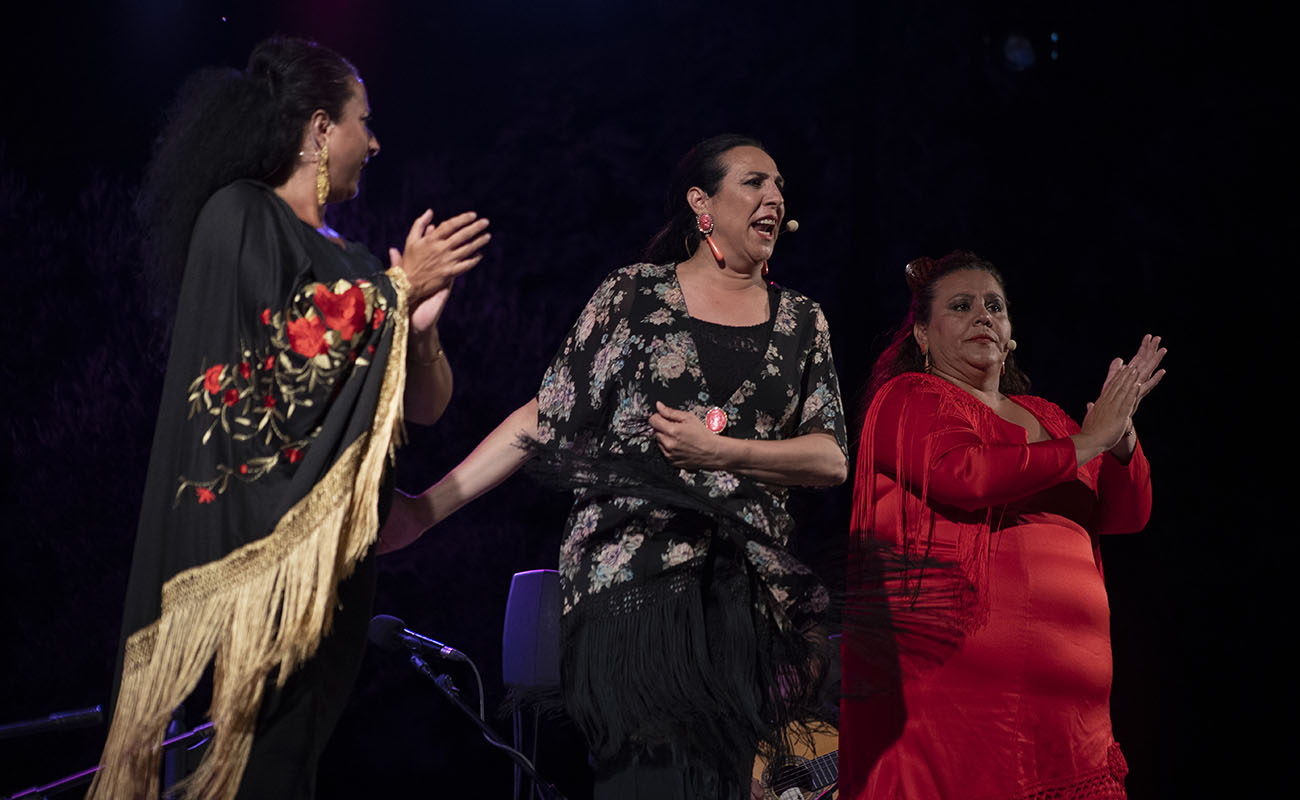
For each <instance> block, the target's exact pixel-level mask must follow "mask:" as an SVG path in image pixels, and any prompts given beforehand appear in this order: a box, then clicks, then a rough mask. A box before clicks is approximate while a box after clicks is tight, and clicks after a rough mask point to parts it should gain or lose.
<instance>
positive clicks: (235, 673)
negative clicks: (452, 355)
mask: <svg viewBox="0 0 1300 800" xmlns="http://www.w3.org/2000/svg"><path fill="white" fill-rule="evenodd" d="M388 276H389V278H390V279H391V280H392V282H393V285H394V287H395V288H396V290H397V291H396V294H397V308H396V310H395V313H393V314H391V315H390V316H391V317H392V318H393V320H394V325H395V328H394V332H393V344H392V347H391V351H390V353H389V356H388V364H387V368H386V369H385V371H384V377H383V383H382V384H381V387H380V393H379V403H378V406H377V408H376V409H375V419H374V422H373V423H372V424H371V426H370V431H369V432H368V433H367V434H366V435H365V436H363V437H361V438H359V439H358V440H357V441H355V442H353V443H352V445H350V446H349V447H348V448H347V449H346V450H345V451H344V452H343V454H342V455H341V456H340V457H339V459H338V460H337V461H336V462H335V464H334V466H333V467H331V468H330V469H329V471H328V472H327V473H326V474H325V476H324V477H323V478H322V479H321V480H320V481H319V482H318V483H317V484H316V485H315V486H313V487H312V489H311V491H310V492H309V493H308V494H307V496H305V497H304V498H302V500H300V501H299V502H298V503H297V504H295V505H294V506H293V508H291V509H290V510H289V511H288V513H286V514H285V515H284V517H283V518H281V519H280V521H279V522H278V523H277V524H276V526H275V530H274V531H272V532H271V533H270V534H269V535H267V536H265V537H263V538H261V539H259V540H257V541H255V542H250V543H249V544H247V545H245V546H243V547H241V548H239V549H238V550H235V551H233V552H231V553H229V554H227V555H226V556H225V557H224V558H222V559H220V560H218V561H214V562H211V563H209V564H204V565H202V566H199V567H194V568H192V569H188V570H186V571H184V572H181V573H179V574H177V575H176V576H174V577H173V578H172V579H171V580H169V581H167V583H166V584H164V585H163V589H162V612H161V614H160V616H159V618H158V619H157V620H155V621H154V622H153V623H151V624H149V625H148V626H146V627H145V628H142V629H140V630H138V631H136V632H135V633H133V634H132V635H131V636H130V637H129V638H128V639H127V642H126V647H125V654H124V659H123V667H122V683H121V689H120V691H119V693H118V698H117V708H116V711H115V713H114V715H113V725H112V728H111V730H110V731H109V734H108V741H107V743H106V744H105V746H104V754H103V756H102V758H101V761H100V769H99V773H98V775H96V777H95V782H94V783H93V784H92V785H91V788H90V793H89V795H88V797H90V798H95V799H100V798H103V799H104V800H123V798H147V800H156V798H157V797H158V770H159V764H160V759H161V756H162V752H161V750H160V748H159V744H160V743H161V742H162V739H163V735H164V732H165V730H166V727H167V723H168V721H169V720H170V717H171V712H172V709H174V708H175V707H176V706H177V705H179V704H180V703H181V702H182V701H183V700H184V699H185V698H186V697H187V696H189V694H190V693H191V692H192V691H194V688H195V686H196V685H197V684H198V682H199V679H200V678H201V677H202V675H203V671H204V669H205V668H206V666H207V664H208V662H209V661H210V660H212V659H213V657H214V654H215V658H216V661H215V668H214V671H213V689H212V708H211V709H210V711H209V716H210V718H211V720H212V722H213V731H214V733H213V737H212V741H211V743H210V745H209V747H208V752H207V753H206V755H205V756H204V758H203V761H202V763H201V764H200V765H199V768H198V769H197V770H196V771H195V773H194V774H193V775H191V776H190V777H189V778H187V779H186V780H185V781H184V782H183V783H182V784H181V785H180V787H178V792H177V795H176V796H177V797H194V798H204V800H209V799H210V800H225V799H226V798H232V797H234V795H235V792H236V791H237V790H238V789H239V783H240V780H241V779H242V777H243V774H244V767H245V765H246V764H247V762H248V754H249V751H250V749H251V747H252V743H253V727H254V724H255V723H256V721H257V713H258V709H259V707H260V706H261V702H262V691H263V688H264V686H265V683H266V678H267V676H268V675H270V673H271V670H273V669H277V668H278V672H277V683H278V685H281V686H283V685H284V682H285V680H286V679H287V678H288V677H289V675H291V674H292V673H293V671H294V670H295V669H296V668H297V667H298V666H299V665H300V664H302V663H303V662H304V661H306V660H307V659H309V658H311V656H312V655H313V654H315V652H316V649H317V647H318V646H319V645H320V641H321V638H322V637H323V636H324V635H325V634H326V633H328V632H329V628H330V623H331V621H332V617H333V611H334V606H335V603H336V602H337V599H336V595H337V590H338V583H339V581H341V580H343V579H344V578H346V577H347V576H348V575H350V574H351V573H352V570H353V569H354V568H355V566H356V563H357V562H358V561H359V560H360V559H361V557H362V556H364V555H365V553H366V551H367V550H369V548H370V547H371V545H373V544H374V543H375V540H376V539H377V538H378V533H379V518H378V509H377V507H376V503H377V499H378V495H379V486H380V483H381V481H382V479H383V475H384V460H385V458H387V457H388V455H389V454H390V453H391V452H392V450H393V448H394V447H395V446H396V438H395V437H396V436H397V435H400V434H399V433H398V432H399V431H400V428H401V419H402V393H403V390H404V388H405V384H406V344H407V341H406V340H407V330H408V325H409V320H408V317H407V293H408V292H409V290H410V283H408V282H407V280H406V276H405V275H404V274H403V273H402V271H401V270H400V269H397V268H394V269H391V270H389V271H388Z"/></svg>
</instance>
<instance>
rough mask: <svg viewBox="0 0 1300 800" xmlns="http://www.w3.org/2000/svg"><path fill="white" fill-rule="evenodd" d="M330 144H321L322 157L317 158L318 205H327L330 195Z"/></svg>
mask: <svg viewBox="0 0 1300 800" xmlns="http://www.w3.org/2000/svg"><path fill="white" fill-rule="evenodd" d="M329 163H330V146H329V145H328V144H323V145H321V146H320V157H319V158H318V159H316V205H318V206H323V205H325V201H326V199H328V198H329V196H330V166H329Z"/></svg>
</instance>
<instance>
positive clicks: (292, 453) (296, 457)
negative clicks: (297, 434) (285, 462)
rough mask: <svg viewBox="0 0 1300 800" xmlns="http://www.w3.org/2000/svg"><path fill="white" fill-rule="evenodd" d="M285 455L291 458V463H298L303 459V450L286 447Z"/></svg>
mask: <svg viewBox="0 0 1300 800" xmlns="http://www.w3.org/2000/svg"><path fill="white" fill-rule="evenodd" d="M284 455H285V456H286V457H287V458H288V459H289V463H290V464H297V463H298V462H299V461H302V451H301V450H299V449H298V448H296V447H286V448H285V450H284Z"/></svg>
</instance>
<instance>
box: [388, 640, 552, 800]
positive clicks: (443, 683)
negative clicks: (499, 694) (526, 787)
mask: <svg viewBox="0 0 1300 800" xmlns="http://www.w3.org/2000/svg"><path fill="white" fill-rule="evenodd" d="M411 665H412V666H414V667H415V668H416V670H418V671H419V672H420V674H422V675H424V676H425V677H426V678H428V679H429V680H431V681H433V683H434V685H435V686H437V687H438V690H439V691H441V692H442V695H443V697H446V698H447V700H449V701H450V702H451V704H452V705H454V706H455V707H456V708H458V709H460V711H461V713H463V714H464V715H465V716H467V717H469V718H470V719H471V720H473V721H474V724H475V725H477V726H478V728H479V730H480V731H482V732H483V737H484V738H485V739H487V740H488V743H489V744H491V745H492V746H494V747H497V748H499V749H501V750H504V751H505V752H506V753H507V754H508V755H509V756H510V758H511V759H513V760H514V762H515V763H516V764H518V765H519V767H520V768H521V769H522V770H523V771H524V772H525V773H526V774H527V775H528V777H529V778H532V779H533V780H534V781H536V785H537V790H538V791H539V792H541V794H542V797H543V798H544V800H566V798H565V796H564V795H563V794H561V793H560V790H559V789H557V788H555V786H553V785H552V784H551V783H550V782H549V781H547V780H546V779H545V778H543V777H542V776H541V775H539V774H537V770H536V769H534V768H533V765H532V763H531V762H529V760H528V759H527V758H526V757H525V756H524V754H523V753H521V752H519V751H518V750H516V749H514V748H513V747H511V746H510V745H508V744H506V743H505V742H503V741H501V737H500V736H499V735H497V732H496V731H495V730H493V729H492V726H490V725H488V724H487V722H486V721H484V720H483V719H482V718H481V717H480V716H479V715H478V714H477V713H476V712H475V711H474V709H472V708H470V707H469V706H468V705H466V704H465V701H464V700H461V699H460V693H459V690H458V689H457V688H456V685H455V684H454V683H452V682H451V676H450V675H446V674H443V675H435V674H434V671H433V668H431V667H430V666H429V664H428V662H427V661H425V660H424V659H423V658H421V657H420V654H419V653H411Z"/></svg>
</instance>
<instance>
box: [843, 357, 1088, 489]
mask: <svg viewBox="0 0 1300 800" xmlns="http://www.w3.org/2000/svg"><path fill="white" fill-rule="evenodd" d="M936 380H938V379H934V378H924V377H923V376H916V377H915V378H913V380H910V381H906V382H897V381H896V382H891V383H890V384H888V385H887V386H885V387H884V388H882V389H881V396H880V397H877V399H876V403H877V404H878V406H879V408H878V412H879V413H878V416H876V419H875V424H874V426H873V431H870V432H868V433H869V434H871V435H873V439H874V444H875V448H874V450H875V452H874V465H873V466H874V467H875V469H876V471H878V472H881V473H884V474H886V475H889V476H891V477H893V478H894V479H895V480H897V481H898V482H899V483H900V484H902V485H904V486H908V487H909V488H913V489H919V490H922V494H923V495H925V496H928V498H929V499H930V500H931V501H932V502H937V503H942V504H945V505H950V506H955V507H957V508H960V509H962V510H965V511H976V510H979V509H983V508H988V507H989V506H996V505H1002V504H1005V503H1009V502H1012V501H1014V500H1017V499H1019V498H1022V497H1026V496H1028V495H1031V494H1034V493H1035V492H1038V491H1041V490H1043V489H1046V488H1048V487H1051V486H1054V485H1055V484H1058V483H1060V482H1062V481H1065V480H1069V479H1070V478H1071V477H1073V476H1074V474H1075V470H1076V468H1077V462H1076V458H1077V457H1076V455H1075V449H1074V443H1073V442H1072V441H1070V440H1069V439H1050V440H1048V441H1044V442H1034V443H1032V444H1002V443H990V442H989V441H988V439H989V438H990V437H988V436H987V431H984V432H981V431H980V430H979V429H978V428H977V426H980V423H979V422H977V421H976V419H975V416H974V414H972V413H971V409H969V408H966V407H965V406H966V404H965V403H964V402H962V401H961V400H960V399H958V398H955V397H954V396H953V395H952V391H953V390H951V389H948V388H947V387H944V386H939V385H937V384H930V382H931V381H936ZM922 381H924V382H922ZM927 384H929V385H927ZM955 391H961V390H960V389H956V390H955ZM970 400H971V401H972V402H973V403H978V402H979V401H978V400H975V399H974V398H970ZM976 413H978V410H976ZM990 413H991V412H990ZM988 424H999V423H998V422H997V421H991V423H985V424H984V426H987V425H988ZM1008 424H1009V423H1008ZM981 433H983V434H984V435H981Z"/></svg>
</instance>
